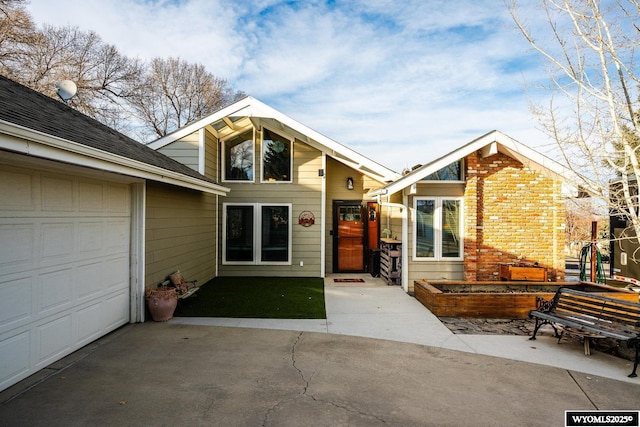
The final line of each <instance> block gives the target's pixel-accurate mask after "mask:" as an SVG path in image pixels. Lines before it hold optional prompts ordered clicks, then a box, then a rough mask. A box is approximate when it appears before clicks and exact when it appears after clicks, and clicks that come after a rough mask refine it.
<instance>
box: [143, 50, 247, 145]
mask: <svg viewBox="0 0 640 427" xmlns="http://www.w3.org/2000/svg"><path fill="white" fill-rule="evenodd" d="M236 96H238V95H237V94H236V95H234V94H233V92H232V91H231V89H230V87H229V85H228V83H227V81H226V80H224V79H221V78H219V77H215V76H214V75H213V74H211V73H210V72H208V71H207V70H206V69H205V68H204V66H202V65H200V64H191V63H188V62H186V61H184V60H181V59H180V58H169V59H162V58H155V59H153V60H152V61H151V63H150V64H149V66H148V68H147V71H146V73H145V75H144V77H143V79H142V84H141V85H140V87H139V88H138V91H137V94H136V96H134V97H132V99H131V105H132V106H133V109H134V111H135V112H136V114H137V116H138V117H139V118H140V120H141V121H142V122H143V123H144V124H145V129H143V131H144V132H145V133H146V135H147V137H153V138H157V137H162V136H164V135H166V134H167V133H169V132H171V131H173V130H175V129H178V128H180V127H182V126H184V125H185V124H187V123H189V122H191V121H193V120H196V119H199V118H202V117H205V116H207V115H209V114H211V113H212V112H214V111H216V110H217V109H219V108H220V107H221V106H223V105H225V104H226V103H228V102H230V101H232V100H233V99H234V98H235V97H236Z"/></svg>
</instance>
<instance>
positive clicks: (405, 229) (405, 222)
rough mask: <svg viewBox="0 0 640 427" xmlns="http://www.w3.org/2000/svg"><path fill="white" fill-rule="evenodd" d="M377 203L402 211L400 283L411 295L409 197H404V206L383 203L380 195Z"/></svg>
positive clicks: (377, 197)
mask: <svg viewBox="0 0 640 427" xmlns="http://www.w3.org/2000/svg"><path fill="white" fill-rule="evenodd" d="M387 200H388V198H387ZM376 202H377V203H378V204H379V205H380V206H386V207H389V208H398V209H400V213H401V214H402V234H401V237H400V241H401V242H402V246H401V248H402V249H401V259H402V260H401V266H402V272H401V274H400V279H401V280H400V281H401V283H402V289H403V290H404V291H405V292H406V293H409V258H408V256H407V254H408V252H409V215H408V213H407V212H408V211H409V208H408V207H407V206H406V202H407V196H404V202H405V204H404V205H403V204H400V203H390V202H383V201H382V200H381V198H380V195H377V196H376Z"/></svg>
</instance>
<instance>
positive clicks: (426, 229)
mask: <svg viewBox="0 0 640 427" xmlns="http://www.w3.org/2000/svg"><path fill="white" fill-rule="evenodd" d="M414 209H415V228H414V241H415V245H414V252H413V256H414V258H416V259H430V260H443V259H449V260H461V259H462V251H463V247H462V200H461V199H459V198H444V197H432V198H426V197H425V198H416V199H415V202H414Z"/></svg>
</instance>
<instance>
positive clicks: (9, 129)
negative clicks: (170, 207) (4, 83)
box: [0, 120, 231, 196]
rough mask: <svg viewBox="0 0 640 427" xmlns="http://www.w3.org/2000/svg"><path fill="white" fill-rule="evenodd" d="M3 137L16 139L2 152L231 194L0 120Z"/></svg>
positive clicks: (9, 140) (3, 143) (6, 142)
mask: <svg viewBox="0 0 640 427" xmlns="http://www.w3.org/2000/svg"><path fill="white" fill-rule="evenodd" d="M0 133H3V134H6V135H8V136H12V137H14V138H7V139H5V140H2V141H1V144H0V148H2V149H6V150H9V151H13V152H16V153H21V154H26V155H29V156H35V157H41V158H44V159H49V160H56V161H60V162H65V163H71V164H75V165H79V166H84V167H89V168H93V169H97V170H102V171H106V172H113V173H117V174H121V175H127V176H133V177H136V178H144V179H149V180H152V181H159V182H164V183H167V184H172V185H176V186H179V187H184V188H190V189H192V190H198V191H203V192H206V193H211V194H218V195H221V196H226V194H227V193H228V192H229V191H231V190H230V189H229V188H227V187H223V186H221V185H219V184H216V183H212V182H207V181H205V180H202V179H198V178H195V177H191V176H188V175H184V174H181V173H179V172H174V171H170V170H167V169H164V168H161V167H159V166H154V165H150V164H148V163H145V162H142V161H139V160H134V159H131V158H129V157H124V156H120V155H117V154H112V153H109V152H106V151H103V150H100V149H97V148H93V147H88V146H86V145H83V144H79V143H77V142H73V141H69V140H66V139H63V138H58V137H56V136H52V135H48V134H46V133H43V132H39V131H35V130H33V129H29V128H26V127H24V126H19V125H16V124H13V123H10V122H7V121H4V120H0Z"/></svg>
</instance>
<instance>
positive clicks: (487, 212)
mask: <svg viewBox="0 0 640 427" xmlns="http://www.w3.org/2000/svg"><path fill="white" fill-rule="evenodd" d="M465 165H466V175H467V185H466V189H465V196H464V198H465V244H464V252H465V266H464V268H465V277H466V280H470V281H476V280H477V281H483V280H498V279H499V277H498V264H499V263H511V262H524V263H531V264H533V263H536V262H537V263H538V265H540V266H542V267H545V268H546V269H547V272H548V277H549V279H550V280H553V281H556V280H558V281H562V280H564V253H563V247H564V224H565V207H564V199H563V197H562V183H561V182H560V181H554V180H552V179H551V178H548V177H546V176H544V175H542V174H540V173H538V172H536V171H534V170H532V169H530V168H528V167H526V166H525V165H523V164H522V163H520V162H518V161H517V160H515V159H512V158H511V157H508V156H506V155H504V154H501V153H499V154H496V155H492V156H489V157H487V158H482V157H481V155H480V153H479V152H476V153H474V154H471V155H469V156H468V157H467V158H466V159H465Z"/></svg>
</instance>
